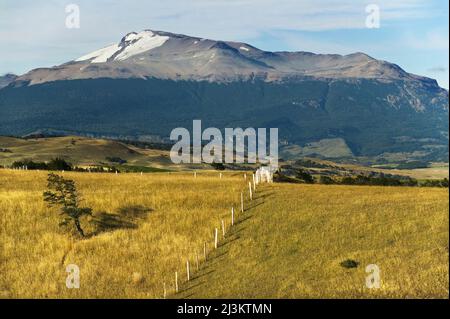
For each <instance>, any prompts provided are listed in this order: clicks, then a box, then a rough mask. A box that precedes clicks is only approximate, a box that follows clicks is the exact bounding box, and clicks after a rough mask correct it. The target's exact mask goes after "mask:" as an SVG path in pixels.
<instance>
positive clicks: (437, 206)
mask: <svg viewBox="0 0 450 319" xmlns="http://www.w3.org/2000/svg"><path fill="white" fill-rule="evenodd" d="M64 176H65V177H67V178H72V179H74V180H75V181H76V182H77V185H78V186H79V191H80V192H81V194H82V195H83V197H84V205H86V206H90V207H92V208H93V209H94V212H95V214H96V215H95V216H94V218H93V219H92V220H90V221H88V220H85V221H84V223H83V225H85V226H86V229H87V233H88V234H89V235H90V236H89V238H87V239H84V240H79V239H77V238H76V237H75V236H72V235H69V234H68V233H67V232H64V231H63V229H61V228H60V227H58V222H59V216H58V214H57V211H56V210H54V209H49V208H47V207H46V206H45V204H44V202H43V201H42V192H43V191H44V189H45V184H46V173H45V172H31V171H27V172H21V171H9V170H0V230H1V237H0V247H1V250H0V261H1V263H0V272H1V274H2V276H1V277H0V297H2V298H14V297H16V298H17V297H19V298H75V297H81V298H95V297H104V298H162V297H163V285H164V283H165V284H166V290H167V294H168V297H175V298H202V297H206V298H212V297H219V298H256V297H258V298H319V297H321V298H323V297H331V298H334V297H343V298H352V297H356V298H361V297H396V298H400V297H412V298H415V297H427V298H447V297H448V285H449V273H448V266H449V263H448V257H449V255H448V245H449V243H448V236H449V219H448V218H449V211H448V209H449V207H448V190H447V189H437V188H436V189H435V188H406V187H362V186H327V185H289V184H275V185H264V186H261V187H260V188H259V189H258V192H257V198H256V199H255V200H254V201H253V202H251V204H249V205H246V208H247V209H246V211H245V212H244V214H237V215H238V223H237V224H236V225H235V227H234V228H232V229H231V230H230V232H228V233H227V235H226V237H225V239H224V240H221V241H220V242H219V247H218V249H217V250H215V251H213V229H214V228H215V227H220V223H221V221H222V220H224V221H225V223H226V228H227V230H228V229H229V224H230V208H231V205H235V207H238V206H239V205H238V203H239V200H240V192H241V190H243V189H246V184H245V182H244V179H243V177H242V173H236V174H231V173H225V174H224V177H223V178H222V179H219V177H218V173H215V172H211V173H206V172H202V173H199V174H198V176H197V178H196V179H194V177H193V175H192V174H190V173H184V174H183V173H171V174H167V173H161V174H159V173H158V174H144V175H143V176H141V175H140V174H124V175H121V174H119V175H114V174H87V173H84V174H83V173H67V172H66V173H64ZM246 202H248V199H247V198H246ZM205 241H207V243H208V251H209V252H211V253H210V254H209V256H208V260H207V261H206V263H201V264H200V270H199V271H196V264H195V260H196V254H197V253H198V254H199V255H200V259H202V255H203V244H204V242H205ZM188 259H189V260H190V261H191V269H192V270H193V274H192V276H191V281H190V282H189V283H185V282H184V281H185V279H186V260H188ZM346 259H352V260H355V261H357V262H358V263H359V265H358V267H357V268H352V269H346V268H343V267H342V266H341V265H340V263H341V262H342V261H344V260H346ZM68 264H77V265H78V266H79V268H80V275H81V277H80V279H81V287H80V289H67V288H66V285H65V281H66V276H67V273H66V265H68ZM368 264H377V265H378V266H379V268H380V271H381V273H380V275H381V283H382V284H381V288H380V289H372V290H369V289H367V288H366V287H365V278H366V276H367V275H368V274H366V273H365V267H366V265H368ZM175 271H177V272H178V273H179V278H180V289H181V291H180V292H179V293H178V294H176V295H174V294H173V290H174V273H175Z"/></svg>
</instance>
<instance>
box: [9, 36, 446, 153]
mask: <svg viewBox="0 0 450 319" xmlns="http://www.w3.org/2000/svg"><path fill="white" fill-rule="evenodd" d="M193 119H201V120H203V125H204V127H207V126H214V127H218V128H220V129H223V128H225V127H250V126H252V127H278V128H279V135H280V138H281V141H282V142H283V144H288V145H291V146H292V145H297V146H300V147H304V146H307V145H308V144H309V143H318V144H313V145H324V143H326V144H327V145H328V146H327V148H330V149H332V148H333V145H329V143H330V141H337V142H338V143H339V144H340V145H341V146H340V149H345V150H346V151H345V152H341V153H339V154H348V156H351V155H353V156H380V155H383V154H385V155H386V157H395V156H403V157H406V158H420V159H422V160H424V159H425V160H440V161H448V145H447V144H448V92H447V91H446V90H443V89H441V88H440V87H439V86H438V85H437V83H436V81H434V80H432V79H428V78H424V77H420V76H416V75H412V74H409V73H407V72H406V71H404V70H402V69H401V68H400V67H398V66H396V65H395V64H391V63H388V62H385V61H379V60H376V59H373V58H371V57H369V56H367V55H365V54H363V53H355V54H351V55H346V56H340V55H322V54H313V53H307V52H266V51H263V50H259V49H257V48H255V47H252V46H250V45H248V44H245V43H240V42H226V41H215V40H208V39H201V38H196V37H189V36H184V35H178V34H172V33H167V32H160V31H143V32H139V33H129V34H128V35H126V36H125V37H123V39H122V40H121V41H120V42H119V43H118V44H115V45H112V46H109V47H107V48H105V49H101V50H98V51H95V52H93V53H90V54H87V55H85V56H83V57H81V58H78V59H76V60H74V61H70V62H68V63H66V64H63V65H60V66H57V67H54V68H49V69H36V70H32V71H31V72H29V73H27V74H25V75H23V76H20V77H19V78H18V79H16V80H15V81H14V82H12V83H11V84H10V85H9V86H8V87H5V88H3V89H1V90H0V134H3V135H11V134H12V135H24V134H28V133H30V132H34V131H37V130H57V131H60V132H66V133H70V134H90V135H93V136H100V137H112V138H132V139H153V138H157V139H167V138H168V136H169V134H170V131H171V130H172V129H174V128H176V127H180V126H181V127H186V128H190V127H191V125H192V120H193ZM321 141H323V142H321ZM333 154H336V153H333ZM392 154H400V155H395V156H393V155H392ZM308 155H314V154H311V153H310V152H308ZM318 155H320V156H325V157H327V156H326V154H325V155H323V154H318Z"/></svg>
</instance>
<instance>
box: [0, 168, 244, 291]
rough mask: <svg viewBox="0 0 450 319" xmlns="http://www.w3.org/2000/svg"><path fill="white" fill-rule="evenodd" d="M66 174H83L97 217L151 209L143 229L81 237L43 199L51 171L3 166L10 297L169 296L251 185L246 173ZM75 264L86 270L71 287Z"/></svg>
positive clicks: (2, 282) (3, 284) (5, 285)
mask: <svg viewBox="0 0 450 319" xmlns="http://www.w3.org/2000/svg"><path fill="white" fill-rule="evenodd" d="M63 175H64V177H66V178H70V179H74V180H75V181H76V183H77V185H78V188H79V191H80V192H81V194H82V195H83V198H84V203H83V204H84V205H85V206H89V207H92V208H93V210H94V212H96V214H97V215H98V214H100V213H101V212H107V213H118V212H122V215H124V214H125V215H126V214H127V213H129V212H133V211H134V210H137V211H139V212H142V211H144V210H149V209H150V210H151V211H147V212H146V213H145V216H140V217H139V218H136V220H135V221H134V222H135V224H136V226H137V227H136V228H135V229H130V228H123V229H118V230H115V231H111V232H104V233H101V234H98V235H96V236H92V237H91V238H88V239H84V240H79V239H77V238H76V237H75V236H69V235H68V234H67V232H64V230H63V229H61V228H60V227H59V226H58V223H59V219H60V217H59V215H58V213H57V210H56V209H49V208H47V207H46V205H45V203H44V202H43V200H42V192H43V191H44V189H45V186H46V177H47V175H46V173H45V172H32V171H28V172H23V171H22V172H21V171H9V170H0V211H1V221H0V222H1V234H2V235H1V246H2V250H1V254H0V258H1V261H2V263H1V273H2V276H1V279H0V292H1V296H2V297H3V298H5V297H6V298H17V297H18V298H78V297H80V298H97V297H103V298H131V297H134V298H162V297H163V283H164V282H165V283H166V285H167V290H168V292H169V293H170V292H171V290H173V285H174V272H175V271H176V270H178V271H181V270H184V269H185V268H184V265H185V263H186V259H187V258H190V259H191V261H194V260H195V258H194V256H195V253H196V252H198V253H200V252H202V247H203V243H204V241H208V248H209V249H211V248H212V244H213V242H212V241H213V229H214V227H218V226H219V225H220V222H221V220H222V219H224V220H225V221H226V223H227V224H229V223H230V221H229V220H230V210H231V205H232V204H233V203H236V204H237V203H239V201H240V190H241V188H243V185H244V179H243V175H242V174H239V175H238V176H237V175H236V176H234V177H232V176H231V175H232V174H224V177H223V178H222V179H219V175H218V173H204V172H202V173H199V174H198V176H197V178H196V179H194V177H193V174H192V173H186V174H181V173H179V174H176V175H175V174H168V173H164V174H163V173H161V174H148V175H146V174H144V175H143V176H141V175H140V174H126V175H120V174H119V175H114V174H86V173H85V174H80V173H67V172H66V173H64V174H63ZM136 206H138V207H137V208H138V209H136ZM82 225H83V226H85V228H86V230H87V233H88V234H89V233H92V232H93V231H94V230H95V228H94V227H88V226H87V225H88V221H87V220H84V221H83V222H82ZM68 264H76V265H78V266H79V268H80V272H81V288H80V289H67V288H66V286H65V278H66V276H67V273H66V272H65V270H66V265H68ZM193 267H194V266H193ZM184 276H185V275H181V274H180V280H184Z"/></svg>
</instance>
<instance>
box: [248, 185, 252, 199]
mask: <svg viewBox="0 0 450 319" xmlns="http://www.w3.org/2000/svg"><path fill="white" fill-rule="evenodd" d="M248 191H249V194H250V200H253V193H252V183H251V182H248Z"/></svg>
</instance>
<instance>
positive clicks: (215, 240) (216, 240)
mask: <svg viewBox="0 0 450 319" xmlns="http://www.w3.org/2000/svg"><path fill="white" fill-rule="evenodd" d="M218 242H219V236H218V230H217V228H216V229H215V230H214V248H215V249H217V244H218Z"/></svg>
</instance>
